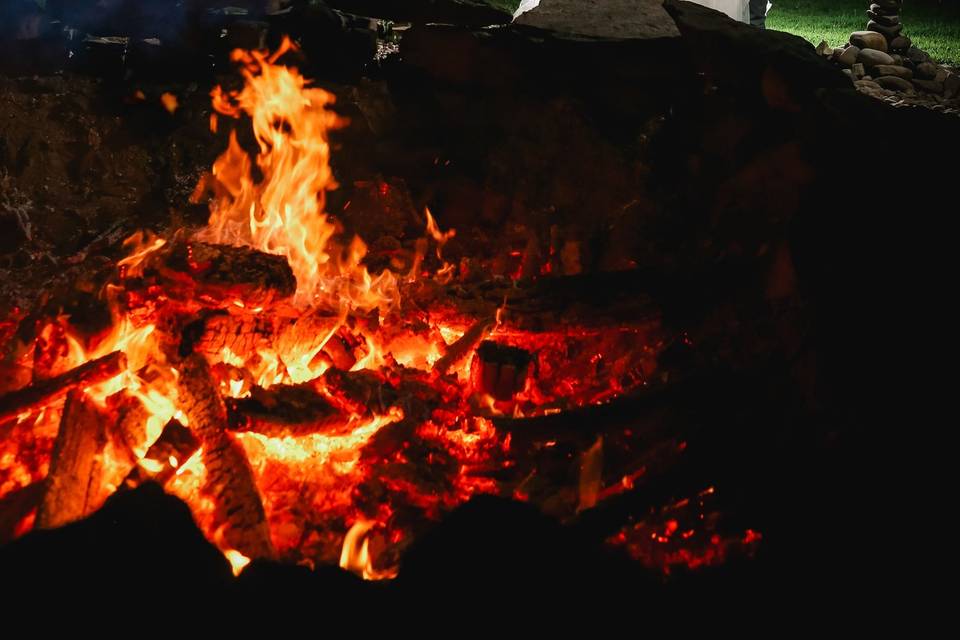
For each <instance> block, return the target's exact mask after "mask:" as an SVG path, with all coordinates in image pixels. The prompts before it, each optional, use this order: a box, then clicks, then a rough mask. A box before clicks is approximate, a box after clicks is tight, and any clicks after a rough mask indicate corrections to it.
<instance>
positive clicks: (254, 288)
mask: <svg viewBox="0 0 960 640" xmlns="http://www.w3.org/2000/svg"><path fill="white" fill-rule="evenodd" d="M143 279H144V283H145V284H148V285H149V284H156V285H159V286H160V287H161V289H162V291H163V295H164V296H165V297H167V298H168V299H170V300H173V301H176V302H179V303H183V304H187V305H197V306H199V307H214V308H219V307H224V306H226V305H235V304H237V303H238V302H239V303H240V304H242V305H243V306H244V307H251V308H258V307H265V306H268V305H270V304H272V303H274V302H276V301H280V300H284V299H286V298H289V297H290V296H292V295H293V294H294V292H295V291H296V289H297V281H296V278H295V277H294V275H293V270H292V269H291V268H290V265H289V263H288V262H287V259H286V258H285V257H283V256H277V255H273V254H269V253H263V252H262V251H257V250H256V249H252V248H250V247H233V246H229V245H222V244H208V243H206V242H187V241H184V240H180V239H177V240H174V241H173V242H171V243H170V244H169V245H168V247H164V248H163V249H161V250H159V251H156V252H154V253H152V254H150V255H149V256H148V257H147V259H146V260H145V262H144V265H143Z"/></svg>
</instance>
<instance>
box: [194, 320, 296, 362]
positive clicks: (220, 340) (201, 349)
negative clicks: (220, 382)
mask: <svg viewBox="0 0 960 640" xmlns="http://www.w3.org/2000/svg"><path fill="white" fill-rule="evenodd" d="M293 323H294V320H293V319H291V318H277V317H275V316H274V315H273V314H269V315H268V314H251V313H242V312H241V313H229V314H227V313H220V314H217V315H213V316H210V317H208V318H206V319H203V320H201V321H198V324H199V326H198V327H197V328H196V331H197V334H198V338H197V339H196V340H195V341H194V342H193V344H192V345H191V346H192V347H193V349H194V350H195V351H197V352H198V353H202V354H204V355H206V356H208V357H210V358H220V357H223V354H224V350H225V349H226V350H228V351H229V352H230V353H233V354H236V355H237V356H240V357H250V356H253V355H255V354H257V353H259V352H260V351H267V350H273V345H274V341H275V340H276V338H277V336H278V335H279V334H280V333H282V332H283V331H284V329H286V328H287V327H289V326H292V325H293Z"/></svg>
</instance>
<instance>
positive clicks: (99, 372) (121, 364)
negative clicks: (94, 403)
mask: <svg viewBox="0 0 960 640" xmlns="http://www.w3.org/2000/svg"><path fill="white" fill-rule="evenodd" d="M126 368H127V358H126V356H125V355H124V354H123V353H121V352H119V351H115V352H113V353H111V354H109V355H106V356H103V357H102V358H97V359H96V360H91V361H90V362H85V363H84V364H82V365H80V366H79V367H76V368H74V369H71V370H69V371H66V372H64V373H62V374H60V375H58V376H54V377H53V378H49V379H47V380H41V381H38V382H36V383H34V384H32V385H30V386H29V387H26V388H24V389H20V390H18V391H13V392H11V393H8V394H7V395H5V396H3V397H0V424H2V423H3V422H6V421H7V420H10V419H12V418H16V417H17V416H19V415H21V414H30V413H33V412H35V411H37V410H39V409H41V408H43V407H45V406H46V405H48V404H50V403H51V402H54V401H55V400H59V399H60V398H62V397H63V396H65V395H66V394H67V393H69V392H70V391H73V390H75V389H84V388H86V387H89V386H92V385H95V384H97V383H100V382H104V381H105V380H109V379H110V378H113V377H114V376H118V375H120V374H121V373H122V372H123V371H124V370H125V369H126Z"/></svg>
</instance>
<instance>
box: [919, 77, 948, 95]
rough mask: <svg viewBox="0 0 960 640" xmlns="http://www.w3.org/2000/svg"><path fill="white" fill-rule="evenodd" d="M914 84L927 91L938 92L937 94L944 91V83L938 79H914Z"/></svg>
mask: <svg viewBox="0 0 960 640" xmlns="http://www.w3.org/2000/svg"><path fill="white" fill-rule="evenodd" d="M913 86H915V87H917V88H918V89H923V90H924V91H926V92H927V93H936V94H941V93H943V83H942V82H937V81H936V80H918V79H914V80H913Z"/></svg>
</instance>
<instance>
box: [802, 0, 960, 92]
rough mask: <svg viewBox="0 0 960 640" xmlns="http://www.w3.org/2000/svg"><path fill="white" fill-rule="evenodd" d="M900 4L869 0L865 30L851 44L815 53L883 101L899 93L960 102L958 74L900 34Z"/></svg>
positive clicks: (823, 46) (900, 1) (896, 0)
mask: <svg viewBox="0 0 960 640" xmlns="http://www.w3.org/2000/svg"><path fill="white" fill-rule="evenodd" d="M902 6H903V0H873V4H871V5H870V8H869V9H868V10H867V17H868V18H869V22H868V23H867V28H866V30H865V31H854V32H853V33H851V34H850V42H848V43H847V44H845V45H843V46H842V47H839V48H836V49H834V48H831V47H830V46H829V45H828V44H827V43H826V42H821V43H820V46H819V47H817V53H819V54H820V55H822V56H824V57H827V58H829V59H831V60H833V61H834V62H835V63H837V64H838V65H840V66H841V67H843V71H844V73H846V74H847V75H848V76H850V79H851V80H853V82H854V84H856V86H857V88H858V89H860V90H861V91H863V92H864V93H868V94H873V95H877V97H883V94H889V92H897V93H899V94H906V95H908V96H917V97H924V96H925V97H928V98H932V99H933V101H934V102H943V101H951V102H952V101H953V100H954V99H960V75H958V74H957V73H956V71H955V70H951V69H949V68H947V67H944V66H941V65H938V64H936V63H935V62H933V60H932V59H931V58H930V56H929V55H928V54H927V53H926V52H925V51H923V50H922V49H920V48H918V47H916V46H914V44H913V42H911V40H910V38H909V37H908V36H907V35H905V34H904V33H903V23H902V22H901V21H900V10H901V8H902ZM878 94H880V95H878Z"/></svg>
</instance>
